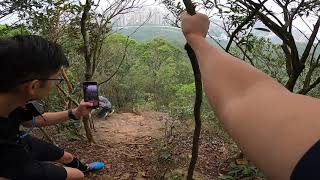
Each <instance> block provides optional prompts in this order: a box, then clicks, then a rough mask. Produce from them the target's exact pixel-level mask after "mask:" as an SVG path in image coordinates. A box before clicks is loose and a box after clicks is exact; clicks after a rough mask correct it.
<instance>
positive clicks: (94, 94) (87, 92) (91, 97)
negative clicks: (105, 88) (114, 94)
mask: <svg viewBox="0 0 320 180" xmlns="http://www.w3.org/2000/svg"><path fill="white" fill-rule="evenodd" d="M83 91H84V101H86V102H91V103H93V108H98V107H99V96H98V85H97V82H84V83H83Z"/></svg>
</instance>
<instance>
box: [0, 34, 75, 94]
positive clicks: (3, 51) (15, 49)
mask: <svg viewBox="0 0 320 180" xmlns="http://www.w3.org/2000/svg"><path fill="white" fill-rule="evenodd" d="M62 66H69V64H68V60H67V58H66V56H65V55H64V52H63V50H62V48H61V46H60V45H58V44H56V43H53V42H51V41H48V40H45V39H44V38H42V37H40V36H35V35H18V36H14V37H11V38H7V39H0V93H5V92H10V91H12V90H14V89H16V87H17V86H18V85H19V84H21V83H23V82H26V81H29V80H34V79H45V78H48V77H49V76H51V75H53V74H54V73H56V72H58V70H59V69H60V68H61V67H62Z"/></svg>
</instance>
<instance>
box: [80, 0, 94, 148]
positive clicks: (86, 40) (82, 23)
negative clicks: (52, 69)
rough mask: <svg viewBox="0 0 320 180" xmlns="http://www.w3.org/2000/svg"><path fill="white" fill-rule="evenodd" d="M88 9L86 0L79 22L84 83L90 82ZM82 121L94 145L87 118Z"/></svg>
mask: <svg viewBox="0 0 320 180" xmlns="http://www.w3.org/2000/svg"><path fill="white" fill-rule="evenodd" d="M90 8H91V0H86V4H85V5H84V6H83V14H82V17H81V21H80V27H81V34H82V38H83V45H84V53H85V55H84V58H85V62H86V72H85V80H86V81H90V80H91V78H92V71H91V51H90V42H89V33H88V31H87V26H86V23H87V20H88V17H89V11H90ZM82 121H83V125H84V128H85V131H86V136H87V138H88V141H89V142H90V143H94V139H93V136H92V132H91V129H90V126H89V117H83V119H82Z"/></svg>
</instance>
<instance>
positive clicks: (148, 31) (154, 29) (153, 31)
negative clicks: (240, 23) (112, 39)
mask: <svg viewBox="0 0 320 180" xmlns="http://www.w3.org/2000/svg"><path fill="white" fill-rule="evenodd" d="M137 28H138V26H127V27H119V28H114V29H113V30H114V31H116V32H119V33H123V34H125V35H130V34H132V33H133V32H134V31H135V30H136V29H137ZM258 32H259V33H256V34H257V35H258V36H259V37H261V36H263V35H265V36H264V37H268V36H266V34H271V33H267V32H263V31H258ZM219 36H221V33H220V34H218V35H217V37H219ZM157 37H160V38H163V39H166V40H168V41H169V42H171V43H173V44H175V45H177V46H179V47H183V46H184V44H185V43H186V41H185V38H184V36H183V34H182V32H181V29H180V28H176V27H170V26H157V25H146V26H142V27H140V28H139V29H138V30H137V32H135V33H134V34H132V35H131V38H132V39H135V40H137V41H148V40H152V39H154V38H157ZM208 41H209V42H210V43H212V44H215V45H217V44H216V43H215V42H214V41H213V40H212V39H211V38H208ZM273 42H274V43H279V42H280V41H279V40H278V41H276V40H273ZM227 43H228V42H227V41H226V40H221V41H220V44H221V45H222V46H224V47H225V46H226V44H227ZM297 46H298V49H299V52H300V55H301V54H302V52H303V50H304V48H305V46H306V44H305V43H302V42H299V41H298V42H297ZM318 49H319V50H318V51H317V53H316V54H319V53H320V48H318Z"/></svg>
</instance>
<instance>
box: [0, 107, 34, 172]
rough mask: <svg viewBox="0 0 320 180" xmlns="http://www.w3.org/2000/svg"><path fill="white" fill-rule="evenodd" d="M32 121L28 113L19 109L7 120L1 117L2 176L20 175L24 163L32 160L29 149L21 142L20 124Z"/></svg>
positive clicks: (0, 153)
mask: <svg viewBox="0 0 320 180" xmlns="http://www.w3.org/2000/svg"><path fill="white" fill-rule="evenodd" d="M29 120H32V115H31V114H29V113H28V111H26V110H24V109H22V108H17V109H15V110H14V111H13V112H11V113H10V115H9V116H8V117H7V118H4V117H0V161H1V163H0V169H1V172H5V174H3V173H2V174H1V175H2V176H3V175H4V176H6V174H7V175H8V176H9V175H10V174H18V173H19V172H21V169H23V166H24V162H26V161H28V160H30V159H31V155H30V153H29V152H28V147H27V145H26V144H25V143H23V141H20V140H19V139H20V135H21V133H22V132H21V131H20V124H21V123H22V122H24V121H29Z"/></svg>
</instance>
